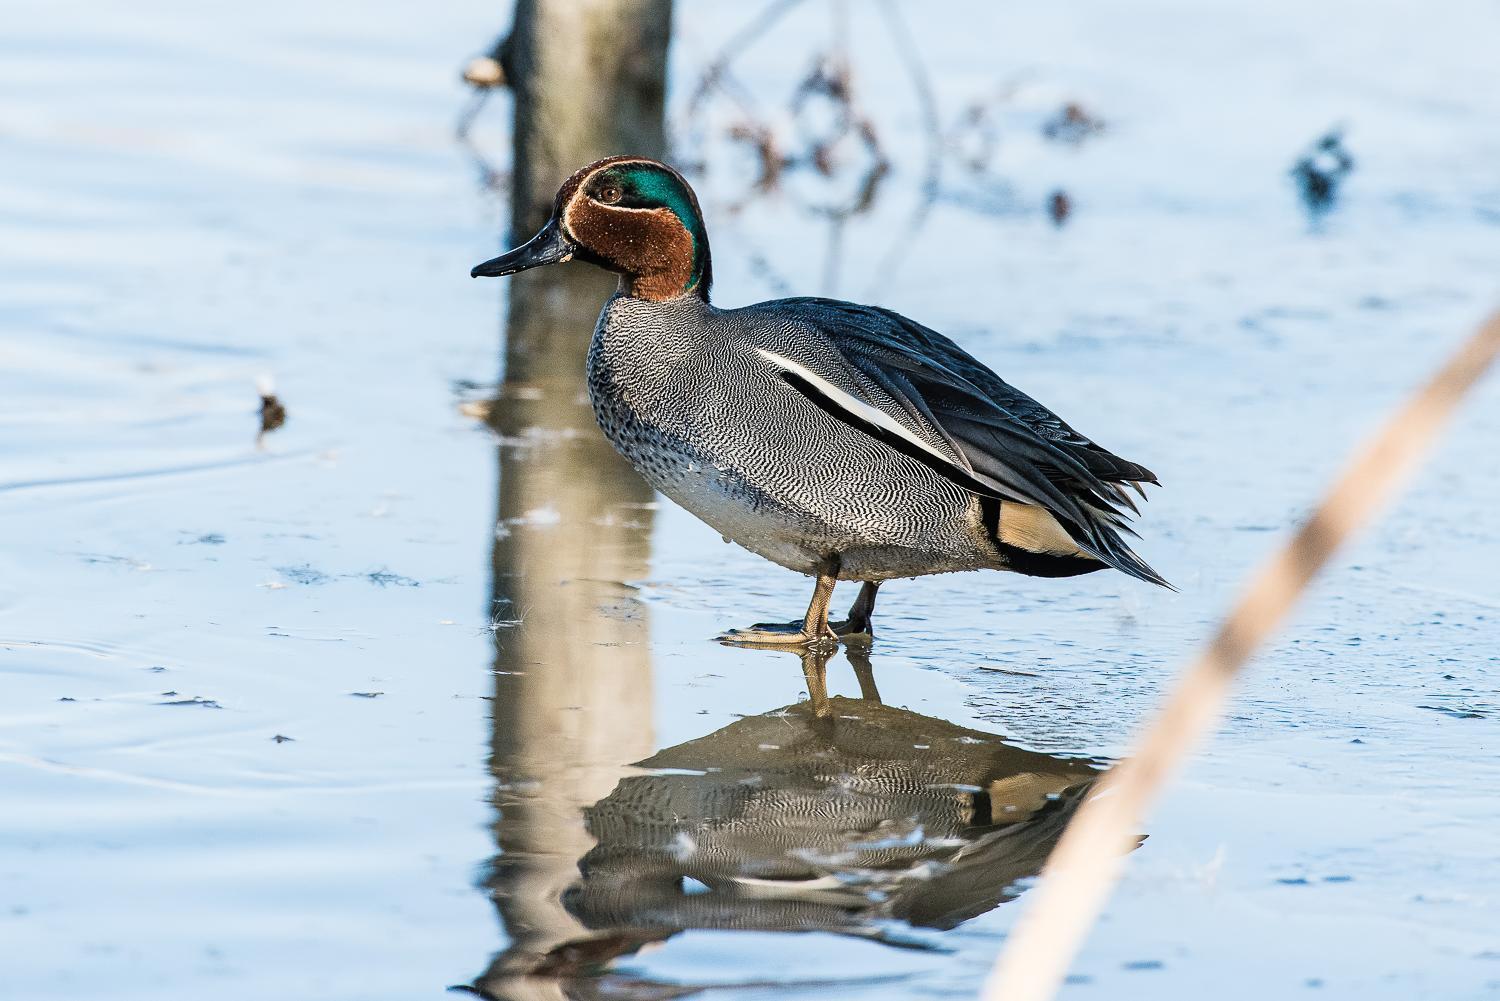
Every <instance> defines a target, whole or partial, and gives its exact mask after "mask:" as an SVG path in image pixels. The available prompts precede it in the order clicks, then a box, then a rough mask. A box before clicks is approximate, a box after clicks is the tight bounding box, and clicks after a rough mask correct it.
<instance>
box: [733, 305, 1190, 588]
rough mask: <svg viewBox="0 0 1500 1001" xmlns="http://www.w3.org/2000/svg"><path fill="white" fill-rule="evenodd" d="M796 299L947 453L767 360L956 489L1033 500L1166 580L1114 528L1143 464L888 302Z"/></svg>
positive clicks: (1146, 473) (801, 371)
mask: <svg viewBox="0 0 1500 1001" xmlns="http://www.w3.org/2000/svg"><path fill="white" fill-rule="evenodd" d="M801 302H803V303H806V304H807V306H808V308H809V309H811V310H814V311H815V313H814V316H812V317H809V319H811V320H813V322H814V323H815V324H816V326H817V327H818V329H819V330H821V331H822V332H823V333H825V334H826V335H828V337H829V339H830V340H831V341H832V342H833V344H834V346H835V347H837V348H838V349H839V352H840V354H841V356H842V358H843V360H844V361H845V363H846V364H847V365H849V366H850V367H851V368H852V369H854V370H855V371H857V372H858V373H859V375H861V376H863V377H864V378H865V379H867V380H868V381H869V382H870V383H873V384H874V385H875V386H878V387H879V388H880V389H881V390H882V391H883V392H884V393H885V394H886V395H887V396H889V397H890V398H891V399H892V400H893V401H895V403H896V405H897V406H898V407H900V408H901V410H902V411H903V412H904V414H905V416H906V417H907V418H908V420H909V421H910V422H912V423H914V424H916V425H917V426H925V427H928V428H931V429H932V430H933V431H934V432H935V433H936V434H937V435H938V436H940V437H941V438H942V439H943V441H944V442H945V443H946V444H947V445H948V450H949V451H950V452H951V453H952V455H944V454H943V453H942V452H940V451H939V450H938V449H936V448H934V447H933V446H932V445H931V443H929V442H926V441H924V440H923V439H922V438H921V437H920V436H919V435H917V434H916V433H914V432H913V431H911V430H910V429H909V428H908V427H906V426H905V424H904V423H903V422H899V421H897V420H895V418H894V417H893V416H891V415H887V414H884V413H883V412H881V411H879V409H878V408H876V407H874V406H872V405H871V404H870V403H868V402H867V401H864V400H858V399H856V398H855V397H853V396H851V395H850V394H848V393H847V392H844V391H843V390H840V389H838V388H837V387H836V386H833V385H832V384H831V383H830V382H829V381H828V380H826V379H823V378H822V377H820V376H818V375H817V374H816V373H813V372H811V371H809V370H807V369H806V368H804V367H802V366H800V365H796V363H794V362H791V361H790V360H788V359H786V358H783V357H781V356H780V355H776V354H773V353H770V352H765V351H762V354H763V355H765V356H766V357H767V358H768V359H769V360H771V361H772V362H773V363H775V364H778V365H780V366H782V367H783V369H786V370H788V371H790V369H788V366H790V367H791V368H794V369H796V370H797V372H796V373H795V374H796V376H797V378H798V379H799V380H805V381H807V382H808V383H809V385H810V386H811V388H812V389H814V390H816V391H818V392H821V393H823V394H825V396H827V397H828V398H829V400H830V402H831V403H833V404H834V405H836V406H837V407H842V408H844V409H845V410H847V411H855V410H856V409H857V410H858V413H855V414H853V416H856V417H857V418H858V419H859V420H860V421H861V422H863V423H865V424H874V423H877V422H878V423H879V426H880V427H881V428H882V429H884V430H885V431H886V432H889V433H898V434H900V435H901V436H903V437H904V438H905V439H907V440H908V441H910V442H911V443H913V445H914V446H916V447H919V448H920V449H921V450H922V453H923V457H924V461H928V460H930V459H931V458H933V457H935V458H937V459H938V460H940V461H939V462H936V463H933V462H931V461H929V465H932V466H933V468H935V469H938V470H939V471H943V469H944V468H945V467H946V468H947V469H948V470H949V472H950V474H951V478H952V479H953V480H954V481H955V482H957V483H958V484H959V485H960V486H963V487H965V489H969V490H974V491H975V492H976V493H981V494H989V495H992V496H996V497H999V498H1001V499H1004V500H1020V501H1023V502H1026V503H1032V504H1038V505H1040V506H1042V507H1044V508H1046V509H1047V510H1048V511H1050V512H1051V513H1052V515H1053V517H1055V518H1057V520H1058V522H1059V523H1060V524H1061V525H1062V526H1063V528H1064V530H1065V531H1067V533H1068V534H1069V535H1070V536H1071V537H1072V538H1073V541H1074V542H1075V543H1077V544H1078V546H1079V548H1080V549H1082V550H1084V551H1085V552H1086V553H1088V554H1089V555H1090V556H1093V557H1094V558H1096V559H1098V560H1099V561H1101V562H1103V563H1106V564H1108V565H1109V566H1112V567H1114V568H1115V569H1117V570H1120V571H1122V572H1124V573H1127V574H1130V575H1131V576H1132V577H1137V578H1139V579H1141V580H1145V581H1149V582H1151V583H1153V584H1159V585H1161V586H1163V587H1167V588H1170V587H1171V585H1170V584H1168V583H1167V581H1166V580H1165V579H1163V578H1162V577H1161V575H1160V574H1158V573H1157V572H1156V571H1155V570H1153V569H1151V567H1150V566H1148V565H1147V564H1146V563H1145V562H1144V561H1142V560H1141V558H1140V557H1138V556H1136V555H1135V553H1133V552H1132V551H1131V550H1130V547H1129V546H1127V545H1126V544H1125V542H1124V540H1123V539H1122V538H1121V537H1120V533H1122V532H1123V533H1127V534H1129V535H1132V536H1133V535H1136V532H1135V531H1134V529H1132V528H1131V527H1130V525H1129V523H1128V521H1127V520H1126V518H1127V512H1130V513H1139V509H1138V508H1137V506H1136V504H1135V501H1134V499H1133V498H1132V497H1131V496H1130V494H1129V492H1128V490H1127V486H1128V487H1130V488H1134V489H1135V491H1136V492H1137V493H1140V495H1141V496H1142V497H1145V492H1144V491H1143V490H1142V488H1141V483H1143V482H1145V483H1155V482H1156V476H1155V474H1153V473H1152V472H1151V471H1150V470H1149V469H1146V468H1145V467H1144V466H1139V465H1137V464H1135V463H1132V462H1129V461H1127V460H1125V459H1121V458H1119V457H1118V456H1116V455H1113V454H1111V453H1109V452H1107V451H1105V450H1104V449H1102V448H1099V447H1098V446H1097V445H1095V444H1094V443H1093V442H1091V441H1089V440H1088V439H1087V438H1085V437H1083V436H1082V435H1080V434H1078V433H1077V432H1076V431H1074V430H1073V429H1072V428H1070V427H1068V426H1067V425H1066V424H1065V423H1063V421H1062V420H1061V419H1060V418H1058V417H1056V415H1054V414H1052V412H1051V411H1049V410H1047V408H1045V407H1043V406H1042V405H1041V404H1040V403H1037V402H1036V401H1035V400H1033V399H1031V398H1030V397H1029V396H1026V395H1025V394H1024V393H1021V392H1020V391H1019V390H1016V389H1014V388H1013V387H1010V386H1009V385H1008V384H1006V383H1004V382H1003V381H1002V380H1001V379H1000V378H999V377H998V376H996V375H994V374H993V373H992V372H990V371H989V370H988V369H986V368H984V367H983V366H982V365H981V364H980V363H979V362H978V361H976V360H974V359H973V358H972V357H970V356H969V355H968V354H966V353H965V352H964V351H963V349H962V348H959V347H958V346H957V345H956V344H954V343H953V342H952V341H950V340H948V339H947V338H945V337H943V336H942V335H941V334H938V333H937V332H936V331H932V330H928V329H927V328H926V327H922V326H921V325H919V324H916V323H914V322H912V321H910V320H908V319H906V318H905V317H903V316H901V315H900V314H897V313H892V312H890V311H888V310H879V309H874V308H867V307H851V306H849V305H848V304H845V303H833V302H830V301H829V300H818V299H806V300H801ZM830 313H832V314H834V315H832V316H830V315H829V314H830ZM997 397H998V398H997ZM1012 407H1014V408H1015V411H1022V412H1023V413H1017V412H1015V411H1013V410H1012ZM871 411H873V412H874V414H872V413H870V412H871ZM876 415H878V416H876ZM955 456H956V458H955ZM986 488H987V489H986Z"/></svg>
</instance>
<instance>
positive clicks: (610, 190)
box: [599, 184, 625, 205]
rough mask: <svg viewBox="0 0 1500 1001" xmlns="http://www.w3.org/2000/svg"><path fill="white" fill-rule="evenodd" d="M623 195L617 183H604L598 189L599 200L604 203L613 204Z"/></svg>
mask: <svg viewBox="0 0 1500 1001" xmlns="http://www.w3.org/2000/svg"><path fill="white" fill-rule="evenodd" d="M624 197H625V192H624V191H622V190H621V189H620V186H619V185H618V184H606V185H605V186H604V187H602V188H600V189H599V200H600V201H601V202H603V203H604V204H605V205H615V204H617V203H618V202H619V201H620V199H621V198H624Z"/></svg>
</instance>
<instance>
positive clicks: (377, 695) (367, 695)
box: [349, 692, 385, 699]
mask: <svg viewBox="0 0 1500 1001" xmlns="http://www.w3.org/2000/svg"><path fill="white" fill-rule="evenodd" d="M349 694H350V695H353V696H354V697H355V698H359V699H378V698H380V697H381V696H382V695H384V694H385V692H350V693H349Z"/></svg>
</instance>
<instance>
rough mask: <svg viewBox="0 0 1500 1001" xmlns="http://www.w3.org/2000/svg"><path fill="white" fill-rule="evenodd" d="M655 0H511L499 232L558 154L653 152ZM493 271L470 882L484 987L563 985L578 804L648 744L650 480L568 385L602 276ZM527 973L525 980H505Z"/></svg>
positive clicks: (523, 221) (525, 220)
mask: <svg viewBox="0 0 1500 1001" xmlns="http://www.w3.org/2000/svg"><path fill="white" fill-rule="evenodd" d="M671 14H672V5H671V2H670V0H519V2H518V3H517V4H516V14H515V24H514V27H513V29H512V32H511V36H510V39H509V40H508V42H507V43H506V44H505V46H504V51H503V54H502V55H503V60H504V64H505V72H506V78H507V79H508V80H509V82H510V85H511V87H512V89H513V91H514V95H515V136H514V146H515V164H514V171H513V178H514V180H513V188H512V192H511V205H512V212H513V217H512V222H511V232H512V237H511V245H515V244H516V243H519V242H520V241H522V240H525V239H527V238H528V237H530V236H531V235H532V233H534V232H535V231H536V230H538V229H540V228H541V226H542V225H543V224H544V223H545V222H546V220H547V218H548V216H549V215H550V214H551V209H552V200H553V196H554V195H555V194H556V192H557V189H558V187H559V186H560V185H561V184H562V182H563V181H564V180H566V179H567V178H568V177H569V176H570V175H571V174H572V173H573V172H574V171H575V170H577V169H578V168H579V167H581V166H583V165H584V164H586V163H590V162H592V161H594V160H597V159H600V158H601V157H605V156H609V155H611V154H615V153H638V154H642V155H645V156H651V157H657V158H660V157H662V156H664V154H665V151H666V139H665V125H664V120H663V113H664V95H665V91H666V57H667V43H668V39H669V37H670V30H671ZM504 281H505V286H504V288H505V295H506V308H505V374H504V380H503V382H502V385H501V390H500V394H499V398H498V399H496V400H495V401H494V406H493V408H492V411H491V416H490V422H491V424H492V426H493V427H494V428H495V429H496V431H497V432H499V434H500V435H501V438H502V444H501V445H500V447H499V449H498V456H499V463H498V465H499V484H498V488H497V505H496V506H497V513H496V526H495V533H494V538H493V542H490V543H487V547H488V548H490V549H491V567H492V584H491V598H492V599H493V600H492V605H491V609H492V614H494V615H495V616H496V618H498V619H501V620H511V619H519V620H520V622H519V624H516V625H504V626H502V627H500V628H498V629H497V630H496V632H495V659H494V670H495V681H494V701H493V703H492V705H493V710H492V711H493V732H492V740H491V748H492V758H491V768H492V771H493V773H494V776H495V780H496V793H495V796H496V803H497V806H498V807H499V808H500V810H501V814H502V817H501V819H500V820H499V822H498V823H497V825H496V828H495V838H496V845H497V848H498V850H499V854H498V856H497V861H496V867H495V869H494V871H493V872H492V874H491V875H490V877H489V878H488V879H487V880H486V883H487V886H488V888H489V890H490V893H491V895H492V897H493V899H494V901H495V904H496V907H497V908H498V909H499V912H500V917H501V920H502V922H503V923H504V924H505V926H506V929H507V933H508V935H509V936H510V944H509V947H508V948H507V949H506V950H505V951H504V952H502V953H500V954H499V955H498V956H496V957H495V959H494V961H493V963H492V965H491V967H490V969H489V970H488V971H487V972H486V973H485V974H484V975H483V976H482V977H481V978H480V979H479V981H478V982H477V983H476V985H475V986H476V988H477V989H479V990H480V992H481V993H483V994H485V996H491V997H501V996H504V997H510V996H512V995H513V994H514V993H515V992H517V991H519V992H520V993H521V994H523V995H525V996H527V997H532V996H535V997H553V996H556V997H558V998H561V997H562V994H561V990H560V988H557V987H556V986H555V984H554V985H553V986H550V987H548V986H544V985H543V983H542V982H541V981H538V980H536V979H535V978H531V977H528V974H529V973H531V972H533V971H535V970H536V969H537V968H538V967H539V966H541V965H543V963H544V961H545V957H546V956H547V954H548V952H549V951H550V950H552V949H553V948H555V947H557V946H558V945H560V944H562V943H564V942H572V941H577V940H580V939H582V940H587V939H588V938H589V937H590V933H589V932H588V931H587V929H584V928H583V927H582V926H580V925H579V924H578V922H577V920H576V919H575V918H573V917H572V916H571V915H570V914H569V913H568V911H567V909H566V908H565V907H564V906H563V903H562V893H563V891H564V890H566V888H567V887H568V885H569V884H570V883H571V882H572V881H573V880H575V879H576V878H577V877H578V860H579V858H580V857H582V855H583V854H584V853H585V852H587V851H588V849H589V848H591V847H592V846H593V840H592V839H591V838H590V837H589V835H588V832H587V831H586V830H585V829H584V825H583V813H582V809H583V807H585V806H588V805H590V804H592V803H594V802H595V801H596V800H598V799H600V798H602V797H604V796H606V795H608V793H609V792H610V790H611V789H613V788H614V785H615V783H616V781H617V780H618V778H619V777H620V775H621V774H623V771H624V766H625V765H627V764H628V763H629V762H631V761H634V760H637V759H639V758H644V757H646V756H648V755H650V753H651V751H652V750H653V749H654V733H653V727H652V718H651V717H652V712H651V710H652V684H651V674H652V670H651V667H652V665H651V648H650V638H651V637H650V623H649V620H648V618H647V613H646V609H645V607H644V606H643V605H642V604H641V603H640V602H639V601H638V599H637V598H636V596H635V591H634V587H633V586H632V584H631V582H633V581H637V580H640V579H641V578H643V577H645V576H646V574H647V573H648V560H649V557H650V539H651V524H652V510H651V505H652V502H653V500H654V496H655V495H654V494H653V492H652V490H651V488H650V487H648V486H646V484H645V483H644V482H643V481H642V480H641V479H640V477H638V476H637V475H636V473H635V471H634V470H632V469H631V468H630V467H629V465H627V464H626V463H625V461H624V460H623V459H621V458H620V457H619V456H618V455H617V454H616V453H615V451H614V449H613V448H612V447H611V446H610V445H609V443H608V442H607V441H605V439H604V436H603V435H602V434H600V432H599V429H598V427H597V425H596V424H595V423H594V417H593V413H592V411H591V409H590V407H589V405H588V401H587V397H586V392H585V388H584V363H585V354H586V352H587V347H588V342H589V340H590V338H591V337H592V335H593V330H594V325H595V322H596V320H597V318H598V315H599V309H600V307H601V306H602V305H603V304H604V302H605V300H606V299H607V298H608V297H609V296H610V294H611V293H612V292H613V291H614V287H615V278H614V277H613V276H612V275H609V274H607V273H605V272H603V271H601V270H599V269H597V268H594V267H591V266H589V265H586V264H582V263H571V264H564V265H559V266H555V267H549V268H539V269H537V270H535V271H529V272H526V273H524V274H520V275H517V276H514V277H512V278H507V279H504ZM521 985H529V986H521Z"/></svg>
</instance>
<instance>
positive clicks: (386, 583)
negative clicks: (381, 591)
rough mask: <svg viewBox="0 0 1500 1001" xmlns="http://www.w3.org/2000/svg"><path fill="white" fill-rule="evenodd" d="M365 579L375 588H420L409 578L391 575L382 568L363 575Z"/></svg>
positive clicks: (418, 584)
mask: <svg viewBox="0 0 1500 1001" xmlns="http://www.w3.org/2000/svg"><path fill="white" fill-rule="evenodd" d="M365 579H367V580H368V581H369V582H370V583H371V584H374V585H375V586H377V587H391V586H393V585H394V586H395V587H421V586H422V585H421V584H420V583H419V582H417V581H415V580H412V579H411V578H410V577H403V576H402V575H401V574H398V573H391V572H390V571H389V570H387V569H385V568H384V567H381V568H380V569H379V570H373V571H371V572H370V573H367V574H365Z"/></svg>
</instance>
